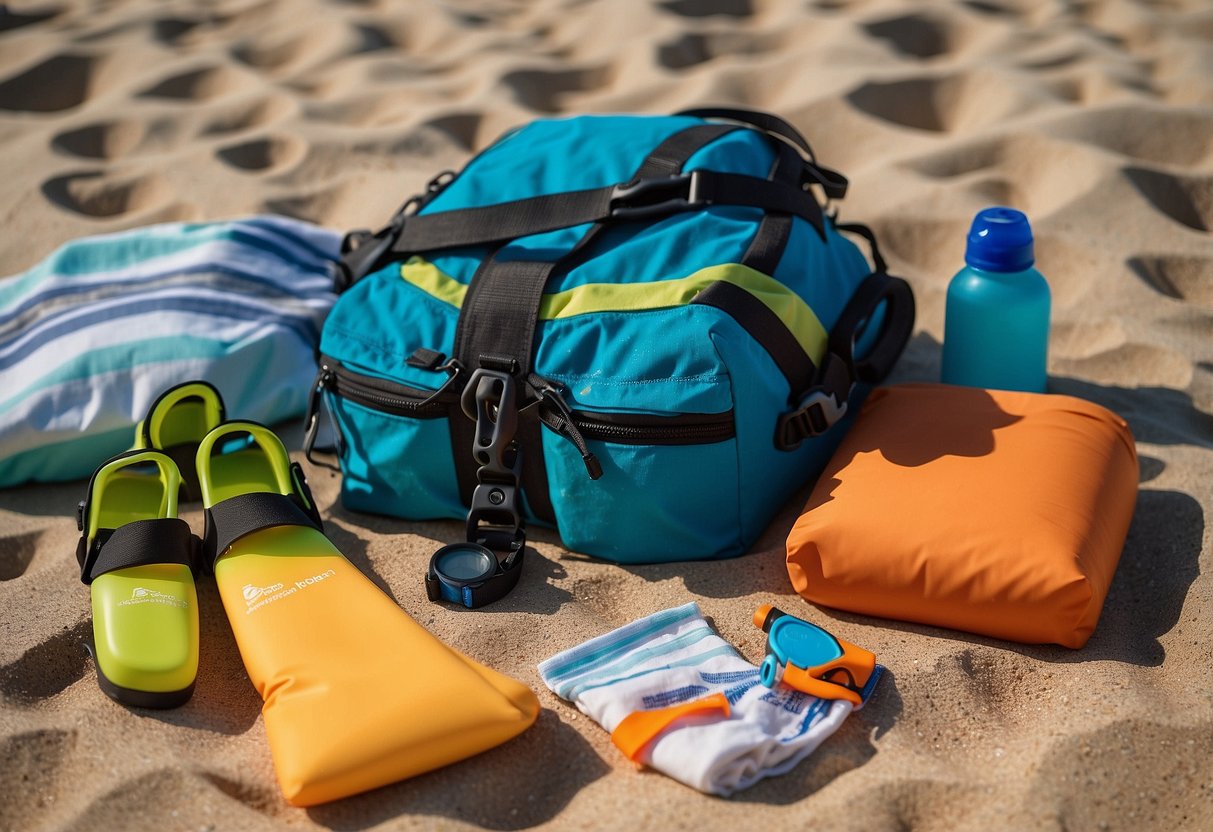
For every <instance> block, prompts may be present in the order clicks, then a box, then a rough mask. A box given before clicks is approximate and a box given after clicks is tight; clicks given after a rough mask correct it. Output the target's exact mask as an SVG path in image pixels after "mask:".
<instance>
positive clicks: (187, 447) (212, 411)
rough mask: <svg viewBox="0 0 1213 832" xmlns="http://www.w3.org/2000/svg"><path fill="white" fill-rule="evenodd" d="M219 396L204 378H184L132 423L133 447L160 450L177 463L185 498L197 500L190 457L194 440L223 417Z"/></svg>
mask: <svg viewBox="0 0 1213 832" xmlns="http://www.w3.org/2000/svg"><path fill="white" fill-rule="evenodd" d="M226 418H227V416H226V409H225V408H224V405H223V397H222V396H221V395H220V394H219V391H218V390H216V389H215V387H214V386H213V385H211V384H210V383H208V382H205V381H187V382H185V383H184V384H178V385H175V386H173V387H170V388H169V389H167V390H165V391H164V392H163V393H161V394H160V395H159V396H157V397H156V400H155V401H154V402H152V406H151V407H149V408H148V411H147V416H146V417H144V418H143V419H142V420H141V421H140V422H139V424H138V425H136V426H135V445H134V449H135V450H156V451H162V452H164V453H165V454H166V455H167V456H168V457H169V458H170V459H172V460H173V462H175V463H176V464H177V470H178V471H180V472H181V484H182V487H183V489H184V494H183V495H182V496H183V499H185V500H186V501H192V500H201V499H202V492H201V491H200V490H199V488H198V473H197V472H196V471H195V470H194V457H195V456H196V455H197V452H198V443H199V442H201V441H202V437H204V436H206V435H207V434H208V433H210V431H211V430H212V429H213V428H215V427H216V426H217V425H219V424H222V423H223V422H224V421H225V420H226Z"/></svg>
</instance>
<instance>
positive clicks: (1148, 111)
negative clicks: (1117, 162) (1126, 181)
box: [1049, 104, 1213, 166]
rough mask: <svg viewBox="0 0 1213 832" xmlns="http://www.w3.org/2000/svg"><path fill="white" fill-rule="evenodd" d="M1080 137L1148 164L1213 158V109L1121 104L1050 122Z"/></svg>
mask: <svg viewBox="0 0 1213 832" xmlns="http://www.w3.org/2000/svg"><path fill="white" fill-rule="evenodd" d="M1049 132H1050V133H1051V134H1053V135H1056V136H1061V137H1064V138H1069V139H1076V140H1078V141H1081V142H1085V143H1087V144H1090V145H1094V146H1096V147H1100V148H1103V149H1104V150H1107V151H1110V152H1112V153H1119V154H1121V155H1123V156H1127V157H1129V158H1130V159H1134V160H1136V161H1139V162H1143V163H1146V164H1155V165H1179V166H1195V165H1199V164H1201V163H1202V162H1205V161H1209V160H1213V113H1210V112H1208V111H1204V112H1202V111H1198V110H1178V109H1164V108H1161V107H1156V106H1146V105H1136V104H1130V105H1121V106H1116V107H1108V108H1105V109H1100V110H1083V111H1081V112H1080V113H1077V114H1075V115H1073V116H1072V117H1068V118H1066V119H1063V120H1058V121H1057V122H1055V123H1054V124H1052V125H1050V128H1049Z"/></svg>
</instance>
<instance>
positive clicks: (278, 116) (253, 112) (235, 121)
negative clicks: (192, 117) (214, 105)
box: [201, 94, 297, 136]
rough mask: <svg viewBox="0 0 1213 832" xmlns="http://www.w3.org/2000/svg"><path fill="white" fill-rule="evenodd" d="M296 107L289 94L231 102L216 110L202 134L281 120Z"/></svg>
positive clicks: (214, 134) (230, 131) (213, 133)
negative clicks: (251, 100)
mask: <svg viewBox="0 0 1213 832" xmlns="http://www.w3.org/2000/svg"><path fill="white" fill-rule="evenodd" d="M296 109H297V105H296V104H295V102H294V101H293V100H292V99H291V98H290V96H286V95H280V94H274V95H268V96H266V97H264V98H259V99H257V100H255V101H253V102H251V103H250V102H247V101H244V102H240V103H238V104H232V105H231V106H229V107H227V108H226V109H220V110H218V113H219V114H218V115H216V116H213V117H212V118H211V119H210V121H208V122H207V123H206V125H205V126H204V127H203V128H202V131H201V132H202V135H204V136H216V135H223V134H226V133H239V132H240V131H242V130H251V129H253V128H255V127H263V126H265V125H267V124H275V123H277V122H279V121H282V120H283V119H285V118H286V117H288V116H289V115H291V114H292V113H294V112H295V111H296Z"/></svg>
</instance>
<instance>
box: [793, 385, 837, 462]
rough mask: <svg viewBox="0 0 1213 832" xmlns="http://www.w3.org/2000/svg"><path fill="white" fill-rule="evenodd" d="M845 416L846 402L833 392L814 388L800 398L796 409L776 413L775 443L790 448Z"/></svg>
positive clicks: (819, 433)
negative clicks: (777, 417)
mask: <svg viewBox="0 0 1213 832" xmlns="http://www.w3.org/2000/svg"><path fill="white" fill-rule="evenodd" d="M846 415H847V402H846V401H841V402H840V401H839V400H838V398H837V396H835V395H834V394H833V393H830V392H827V391H826V390H824V389H823V388H820V387H815V388H813V389H812V390H810V391H809V392H808V394H807V395H806V396H805V397H804V398H802V399H801V400H800V404H799V405H798V406H797V408H796V409H795V410H793V411H791V412H789V413H784V414H782V415H780V417H779V421H778V422H777V423H776V425H775V446H776V447H777V448H779V449H780V450H781V451H791V450H795V449H796V448H799V447H800V443H801V442H803V441H804V440H806V439H809V438H811V437H814V436H821V435H822V434H823V433H825V432H826V431H828V430H829V429H830V428H832V427H833V426H834V425H835V423H837V422H838V421H839V420H840V419H842V418H843V417H844V416H846Z"/></svg>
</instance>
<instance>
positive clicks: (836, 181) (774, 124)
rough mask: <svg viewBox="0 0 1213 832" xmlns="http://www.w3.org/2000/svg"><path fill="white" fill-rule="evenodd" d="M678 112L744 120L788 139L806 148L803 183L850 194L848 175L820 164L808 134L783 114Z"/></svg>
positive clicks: (838, 195)
mask: <svg viewBox="0 0 1213 832" xmlns="http://www.w3.org/2000/svg"><path fill="white" fill-rule="evenodd" d="M677 115H680V116H695V117H697V118H725V119H728V120H730V121H736V122H740V123H741V124H749V125H750V126H752V127H757V128H758V129H759V130H763V131H765V132H767V133H770V134H771V135H772V136H779V137H781V138H783V139H786V140H787V141H789V142H791V143H792V144H793V145H795V146H796V147H797V148H799V149H800V150H802V151H804V154H805V156H806V157H807V162H808V163H807V164H806V165H805V167H804V170H803V173H804V176H803V178H802V179H801V181H802V182H803V183H812V184H815V185H820V186H821V188H822V190H823V191H824V193H825V195H826V197H827V198H828V199H842V198H843V197H845V196H846V195H847V185H848V182H847V178H846V177H845V176H843V175H842V174H841V173H839V172H838V171H836V170H831V169H830V168H827V167H822V166H821V165H819V164H817V159H816V157H815V156H814V155H813V149H812V148H811V147H809V143H808V141H807V140H806V139H805V137H804V136H803V135H801V133H800V131H799V130H797V129H796V128H795V127H793V126H792V125H791V124H789V123H788V122H786V121H784V120H783V119H781V118H779V116H774V115H771V114H770V113H763V112H759V111H757V110H743V109H736V108H728V107H704V108H699V109H693V110H683V111H682V112H680V113H677Z"/></svg>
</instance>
